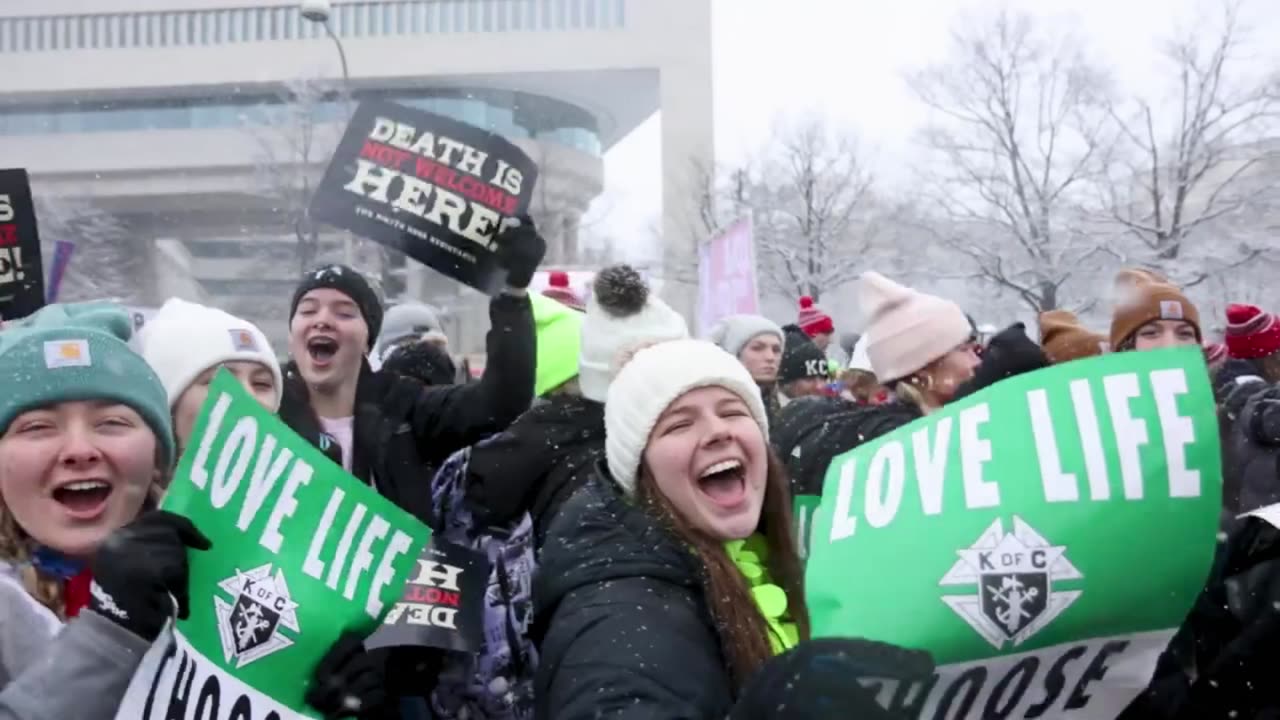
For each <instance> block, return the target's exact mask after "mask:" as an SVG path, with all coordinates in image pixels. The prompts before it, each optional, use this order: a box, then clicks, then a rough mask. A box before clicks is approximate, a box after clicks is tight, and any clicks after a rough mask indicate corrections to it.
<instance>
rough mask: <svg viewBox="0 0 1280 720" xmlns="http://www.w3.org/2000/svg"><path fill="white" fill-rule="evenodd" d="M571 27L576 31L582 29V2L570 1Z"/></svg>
mask: <svg viewBox="0 0 1280 720" xmlns="http://www.w3.org/2000/svg"><path fill="white" fill-rule="evenodd" d="M569 27H571V28H573V29H574V30H577V29H579V28H581V27H582V0H569Z"/></svg>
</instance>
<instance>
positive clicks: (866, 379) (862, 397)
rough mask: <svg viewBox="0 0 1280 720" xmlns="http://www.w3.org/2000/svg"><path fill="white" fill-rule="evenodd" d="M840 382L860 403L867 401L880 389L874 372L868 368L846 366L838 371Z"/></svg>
mask: <svg viewBox="0 0 1280 720" xmlns="http://www.w3.org/2000/svg"><path fill="white" fill-rule="evenodd" d="M840 382H841V383H842V384H843V385H844V386H845V388H847V389H848V390H849V394H850V395H852V396H853V397H854V399H855V400H857V401H858V402H860V403H869V402H871V401H872V399H874V398H875V395H876V393H877V392H878V391H879V390H880V381H879V380H877V379H876V374H875V373H873V372H870V371H868V370H859V369H857V368H846V369H844V370H841V371H840Z"/></svg>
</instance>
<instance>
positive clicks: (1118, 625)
mask: <svg viewBox="0 0 1280 720" xmlns="http://www.w3.org/2000/svg"><path fill="white" fill-rule="evenodd" d="M1221 500H1222V477H1221V464H1220V458H1219V448H1218V424H1217V415H1216V408H1215V405H1214V399H1213V393H1212V390H1211V388H1210V383H1209V374H1208V370H1207V368H1206V367H1205V362H1204V353H1203V352H1201V351H1200V349H1199V348H1189V349H1188V348H1183V349H1180V350H1162V351H1150V352H1125V353H1115V354H1111V355H1105V356H1102V357H1099V358H1093V359H1089V360H1083V361H1077V362H1070V363H1066V364H1063V365H1058V366H1055V367H1052V368H1048V369H1045V370H1041V371H1038V372H1034V373H1029V374H1027V375H1021V376H1017V377H1014V378H1011V379H1008V380H1005V381H1003V382H1000V383H997V384H995V385H993V386H992V387H990V388H988V389H986V390H984V391H983V392H980V393H978V394H976V395H974V396H972V397H969V398H966V399H964V400H962V401H959V402H957V403H954V404H952V405H948V406H946V407H945V408H943V409H942V410H940V411H938V412H935V413H933V414H931V415H929V416H927V417H925V418H923V419H921V420H918V421H916V422H914V423H912V424H910V425H908V426H906V427H903V428H900V429H899V430H897V431H895V432H893V433H890V434H889V435H886V436H884V437H882V438H878V439H876V440H873V441H871V442H868V443H866V444H863V445H861V446H859V447H857V448H855V449H853V450H852V451H850V452H848V453H845V454H843V455H840V456H838V457H837V458H836V459H835V460H834V461H833V462H832V464H831V466H830V468H829V469H828V471H827V477H826V481H825V484H824V486H823V495H822V500H821V503H820V505H819V508H818V510H817V511H816V512H815V513H814V519H813V526H812V534H811V537H810V555H809V561H808V565H807V566H806V578H805V579H806V598H807V600H808V606H809V612H810V614H811V617H812V621H813V634H814V636H815V637H823V636H827V637H831V636H852V637H865V638H869V639H874V640H881V641H884V642H890V643H894V644H897V645H902V646H905V647H911V648H919V649H924V650H928V651H930V652H931V653H933V655H934V658H935V659H936V661H937V662H938V664H939V668H938V671H937V672H936V673H935V674H934V676H933V677H932V678H931V679H930V680H929V681H927V682H924V683H915V684H911V685H900V684H896V683H891V682H885V683H877V684H876V687H877V689H878V693H879V694H878V697H879V699H880V701H881V703H882V704H884V705H885V706H886V707H888V708H890V709H892V710H895V711H897V712H904V713H905V714H906V716H907V717H912V718H948V719H953V718H958V719H965V718H1015V717H1017V718H1068V719H1079V720H1084V719H1086V718H1089V719H1092V718H1104V717H1115V716H1116V715H1117V714H1118V713H1119V712H1120V711H1121V710H1122V709H1123V708H1124V707H1125V706H1126V705H1127V704H1128V702H1130V701H1131V700H1132V699H1133V698H1134V697H1135V696H1136V695H1137V694H1138V693H1139V692H1141V691H1142V690H1143V689H1144V688H1145V687H1146V684H1147V682H1148V680H1149V679H1150V677H1151V673H1152V670H1153V669H1154V666H1155V659H1156V657H1157V656H1158V654H1159V653H1160V651H1162V650H1163V649H1164V647H1165V645H1166V644H1167V642H1168V640H1169V639H1170V637H1171V636H1172V634H1173V632H1174V631H1175V630H1176V629H1177V627H1178V626H1179V625H1180V624H1181V623H1182V620H1183V618H1184V617H1185V615H1186V613H1187V611H1188V610H1189V609H1190V608H1191V605H1192V603H1193V602H1194V600H1195V598H1196V595H1197V593H1198V592H1199V590H1200V588H1201V586H1202V585H1203V583H1204V580H1205V577H1206V576H1207V574H1208V570H1209V566H1210V563H1211V561H1212V558H1213V554H1214V550H1215V547H1216V535H1217V529H1218V515H1219V510H1220V508H1221Z"/></svg>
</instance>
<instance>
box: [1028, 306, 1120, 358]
mask: <svg viewBox="0 0 1280 720" xmlns="http://www.w3.org/2000/svg"><path fill="white" fill-rule="evenodd" d="M1040 345H1041V347H1042V348H1043V349H1044V354H1045V355H1046V356H1047V357H1048V358H1049V362H1050V363H1052V364H1054V365H1057V364H1059V363H1064V362H1068V361H1071V360H1079V359H1081V358H1087V357H1094V356H1097V355H1101V354H1103V353H1104V352H1106V351H1107V338H1106V336H1105V335H1103V334H1101V333H1096V332H1091V331H1090V330H1089V329H1088V328H1086V327H1085V326H1084V325H1081V324H1080V320H1079V318H1077V317H1076V316H1075V314H1074V313H1072V312H1071V311H1070V310H1050V311H1048V312H1043V313H1040Z"/></svg>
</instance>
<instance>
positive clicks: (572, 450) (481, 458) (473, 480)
mask: <svg viewBox="0 0 1280 720" xmlns="http://www.w3.org/2000/svg"><path fill="white" fill-rule="evenodd" d="M603 458H604V405H603V404H601V403H598V402H594V401H591V400H587V399H586V398H583V397H575V396H553V397H551V398H548V399H547V400H546V401H543V402H539V403H537V404H535V405H534V407H533V408H531V409H530V410H529V411H528V412H526V413H525V414H524V415H521V416H520V418H519V419H518V420H516V421H515V422H514V423H512V424H511V427H509V428H507V430H506V432H504V433H502V434H501V435H498V436H495V437H493V438H491V439H490V440H488V441H486V442H485V443H484V444H482V445H478V446H476V447H473V448H472V450H471V459H470V462H469V463H468V469H467V474H468V478H467V498H468V500H470V501H471V506H472V507H473V508H476V509H477V512H481V513H483V515H482V517H480V518H478V519H479V520H481V521H482V523H483V524H491V525H505V524H507V523H510V522H513V521H515V520H516V519H517V518H518V517H519V516H520V515H521V514H522V513H525V512H528V513H529V515H530V516H531V517H532V519H533V527H534V533H535V547H541V546H542V543H543V540H544V539H545V537H546V530H547V523H548V522H549V520H550V518H551V517H552V516H554V514H555V511H556V510H557V509H558V508H559V506H560V505H561V504H562V503H563V502H564V501H565V499H567V498H568V497H569V496H570V495H572V494H573V492H574V491H575V490H577V489H578V488H580V487H582V486H583V485H585V484H586V483H587V481H588V480H589V479H590V478H591V477H592V476H593V475H594V473H595V464H596V463H597V462H598V461H600V460H601V459H603Z"/></svg>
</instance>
